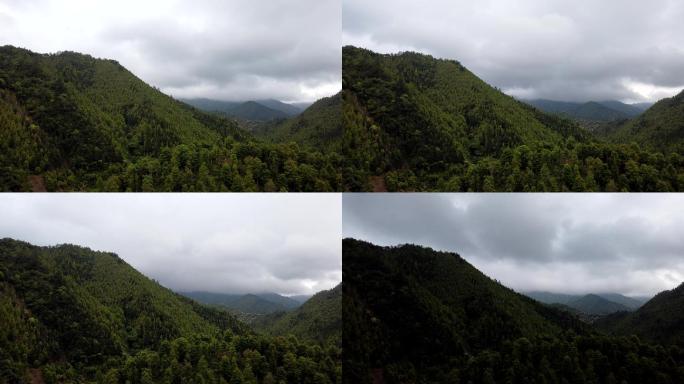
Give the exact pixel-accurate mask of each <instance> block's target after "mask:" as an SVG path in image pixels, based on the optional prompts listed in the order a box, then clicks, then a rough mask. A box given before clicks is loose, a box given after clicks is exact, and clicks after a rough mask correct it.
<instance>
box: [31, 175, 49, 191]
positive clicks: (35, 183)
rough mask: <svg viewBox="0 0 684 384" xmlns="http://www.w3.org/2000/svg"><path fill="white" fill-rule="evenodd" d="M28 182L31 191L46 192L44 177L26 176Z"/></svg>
mask: <svg viewBox="0 0 684 384" xmlns="http://www.w3.org/2000/svg"><path fill="white" fill-rule="evenodd" d="M28 181H29V184H31V191H33V192H47V189H46V188H45V179H43V176H40V175H31V176H29V177H28Z"/></svg>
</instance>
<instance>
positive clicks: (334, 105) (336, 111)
mask: <svg viewBox="0 0 684 384" xmlns="http://www.w3.org/2000/svg"><path fill="white" fill-rule="evenodd" d="M341 111H342V93H338V94H337V95H335V96H331V97H326V98H323V99H320V100H318V101H316V102H315V103H313V104H312V105H311V106H310V107H308V108H307V109H306V110H304V112H302V113H301V114H299V115H297V116H295V117H293V118H290V119H287V120H284V121H281V122H278V123H274V124H271V125H265V126H262V127H259V128H258V129H257V130H256V131H255V134H256V135H258V136H262V137H265V138H266V139H268V140H272V141H274V142H289V141H294V142H297V143H300V144H302V145H307V146H309V147H313V148H325V149H328V150H330V149H335V150H340V145H341V143H340V141H341V138H342V121H341V119H340V114H341Z"/></svg>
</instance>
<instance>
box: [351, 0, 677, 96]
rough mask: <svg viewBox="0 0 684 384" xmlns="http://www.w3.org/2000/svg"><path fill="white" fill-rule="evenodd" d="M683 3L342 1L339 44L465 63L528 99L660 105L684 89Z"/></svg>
mask: <svg viewBox="0 0 684 384" xmlns="http://www.w3.org/2000/svg"><path fill="white" fill-rule="evenodd" d="M681 20H684V2H681V1H677V0H661V1H657V2H646V1H641V0H605V1H593V0H578V1H572V2H571V1H561V0H551V1H549V0H521V1H514V2H512V1H507V0H483V1H476V2H474V1H467V0H428V1H421V2H416V1H410V0H391V1H390V0H377V1H373V2H368V1H363V0H343V11H342V30H343V38H342V40H343V44H345V45H355V46H360V47H364V48H368V49H372V50H374V51H378V52H382V53H396V52H399V51H418V52H423V53H428V54H431V55H434V56H436V57H440V58H448V59H455V60H459V61H460V62H461V63H462V64H463V65H465V66H466V67H467V68H469V69H470V70H471V71H473V72H474V73H475V74H476V75H478V76H479V77H481V78H482V79H484V80H485V81H487V82H488V83H490V84H492V85H494V86H496V87H499V88H501V89H502V90H504V92H506V93H508V94H510V95H512V96H515V97H518V98H524V99H536V98H547V99H552V100H561V101H590V100H594V101H603V100H621V101H625V102H654V101H657V100H659V99H662V98H664V97H671V96H674V95H675V94H677V93H679V92H681V91H682V89H684V40H683V39H682V38H681V36H684V23H682V22H681Z"/></svg>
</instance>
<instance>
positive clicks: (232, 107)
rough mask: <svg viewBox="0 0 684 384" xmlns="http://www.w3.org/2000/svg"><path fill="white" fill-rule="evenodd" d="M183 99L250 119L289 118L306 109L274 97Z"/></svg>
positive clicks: (213, 109) (213, 110)
mask: <svg viewBox="0 0 684 384" xmlns="http://www.w3.org/2000/svg"><path fill="white" fill-rule="evenodd" d="M181 101H183V102H184V103H187V104H190V105H192V106H193V107H195V108H198V109H201V110H203V111H205V112H218V113H222V114H225V115H227V116H230V117H234V118H237V119H243V120H248V121H271V120H278V119H287V118H289V117H294V116H297V115H299V114H300V113H302V112H303V111H304V109H302V108H300V107H299V106H296V105H293V104H287V103H283V102H282V101H278V100H274V99H267V100H249V101H239V102H236V101H220V100H212V99H181ZM300 105H301V104H300Z"/></svg>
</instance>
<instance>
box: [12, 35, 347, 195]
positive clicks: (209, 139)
mask: <svg viewBox="0 0 684 384" xmlns="http://www.w3.org/2000/svg"><path fill="white" fill-rule="evenodd" d="M0 124H2V125H0V127H1V128H2V129H1V130H0V148H2V149H4V150H6V151H7V152H5V154H6V155H5V156H3V159H2V160H0V166H1V167H2V168H0V181H2V185H0V189H2V190H31V189H34V190H35V189H37V187H36V185H35V184H39V185H40V186H41V187H42V188H45V189H47V190H50V191H55V190H90V191H262V190H266V191H279V190H283V191H302V190H305V191H331V190H340V189H341V188H342V186H341V175H340V172H339V169H340V167H341V165H340V159H339V157H338V156H337V155H335V154H334V153H326V154H324V153H321V152H320V150H313V149H310V148H304V147H300V146H298V145H297V144H296V143H293V142H289V143H283V144H269V143H264V142H262V141H259V140H257V139H255V138H253V137H252V136H251V135H250V134H249V133H247V132H245V131H243V130H241V129H239V128H238V125H237V123H236V122H235V121H233V120H230V119H227V118H223V117H220V116H217V115H212V114H208V113H205V112H202V111H200V110H197V109H194V108H192V107H190V106H188V105H187V104H184V103H181V102H179V101H176V100H174V99H172V98H171V97H168V96H166V95H164V94H163V93H161V92H160V91H158V90H156V89H154V88H152V87H150V86H148V85H147V84H145V83H144V82H143V81H141V80H140V79H138V78H136V77H135V76H134V75H133V74H131V73H130V72H129V71H127V70H126V69H125V68H123V67H122V66H121V65H120V64H118V63H117V62H115V61H111V60H101V59H95V58H92V57H90V56H87V55H82V54H78V53H73V52H62V53H59V54H54V55H42V54H36V53H32V52H30V51H27V50H24V49H19V48H14V47H11V46H5V47H0ZM30 180H36V182H35V183H32V182H31V181H30Z"/></svg>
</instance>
